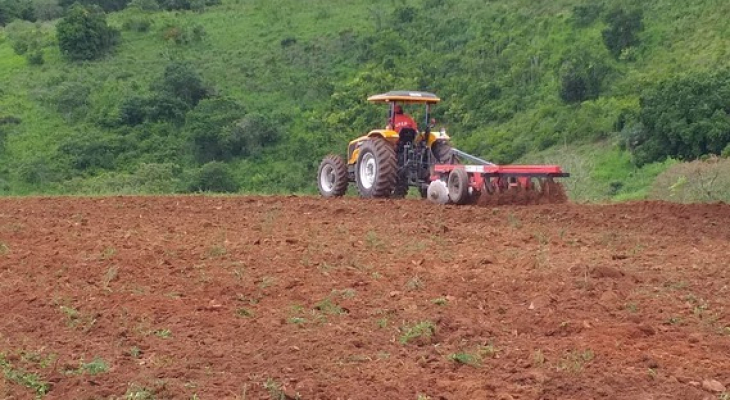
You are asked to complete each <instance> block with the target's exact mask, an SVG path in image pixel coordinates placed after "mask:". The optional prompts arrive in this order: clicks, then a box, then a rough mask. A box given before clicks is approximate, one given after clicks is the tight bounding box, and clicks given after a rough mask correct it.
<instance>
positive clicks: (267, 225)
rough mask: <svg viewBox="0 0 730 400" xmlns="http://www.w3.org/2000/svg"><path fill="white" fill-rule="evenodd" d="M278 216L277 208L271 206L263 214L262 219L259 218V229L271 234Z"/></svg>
mask: <svg viewBox="0 0 730 400" xmlns="http://www.w3.org/2000/svg"><path fill="white" fill-rule="evenodd" d="M278 218H279V209H278V208H276V207H274V208H271V209H270V210H268V211H267V212H266V214H264V217H263V219H262V220H261V231H262V232H263V233H266V234H271V232H273V230H274V225H276V220H277V219H278Z"/></svg>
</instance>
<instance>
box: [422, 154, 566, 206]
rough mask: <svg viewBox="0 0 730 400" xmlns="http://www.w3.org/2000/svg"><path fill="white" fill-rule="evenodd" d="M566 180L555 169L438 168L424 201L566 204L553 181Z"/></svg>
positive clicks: (499, 166) (524, 166)
mask: <svg viewBox="0 0 730 400" xmlns="http://www.w3.org/2000/svg"><path fill="white" fill-rule="evenodd" d="M569 176H570V174H569V173H567V172H563V170H562V168H561V167H560V166H558V165H496V164H491V163H489V164H486V165H463V164H438V165H436V166H435V167H434V174H433V175H432V176H431V184H430V185H429V190H428V194H427V197H428V199H429V200H431V201H433V202H436V203H441V204H476V205H482V206H489V205H506V204H513V205H532V204H558V203H565V202H567V201H568V196H567V194H566V192H565V189H564V188H563V185H562V184H561V183H560V182H557V181H556V179H557V178H564V177H569Z"/></svg>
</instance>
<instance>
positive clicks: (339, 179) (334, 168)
mask: <svg viewBox="0 0 730 400" xmlns="http://www.w3.org/2000/svg"><path fill="white" fill-rule="evenodd" d="M347 184H348V180H347V165H346V164H345V161H344V160H343V159H342V157H340V156H338V155H336V154H329V155H327V156H326V157H325V158H324V159H323V160H322V162H321V163H320V164H319V169H318V170H317V186H318V187H319V194H321V195H322V196H324V197H340V196H343V195H344V194H345V192H347Z"/></svg>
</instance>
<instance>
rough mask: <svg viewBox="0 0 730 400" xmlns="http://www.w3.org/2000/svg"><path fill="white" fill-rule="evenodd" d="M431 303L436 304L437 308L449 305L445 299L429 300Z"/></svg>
mask: <svg viewBox="0 0 730 400" xmlns="http://www.w3.org/2000/svg"><path fill="white" fill-rule="evenodd" d="M431 303H433V304H436V305H437V306H445V305H447V304H449V300H448V299H447V298H446V297H437V298H435V299H433V300H431Z"/></svg>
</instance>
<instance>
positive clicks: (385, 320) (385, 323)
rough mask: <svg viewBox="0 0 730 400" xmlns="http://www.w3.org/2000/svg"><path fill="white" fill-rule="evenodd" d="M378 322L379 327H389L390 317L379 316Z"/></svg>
mask: <svg viewBox="0 0 730 400" xmlns="http://www.w3.org/2000/svg"><path fill="white" fill-rule="evenodd" d="M376 323H377V324H378V328H381V329H382V328H387V327H388V318H379V319H378V320H377V321H376Z"/></svg>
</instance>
